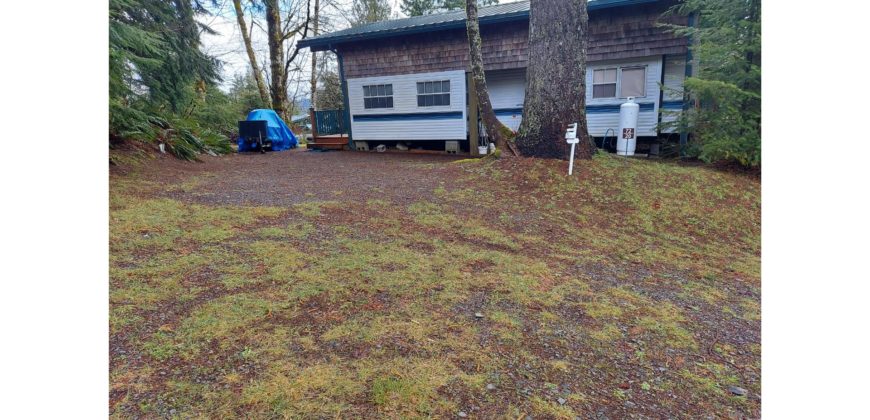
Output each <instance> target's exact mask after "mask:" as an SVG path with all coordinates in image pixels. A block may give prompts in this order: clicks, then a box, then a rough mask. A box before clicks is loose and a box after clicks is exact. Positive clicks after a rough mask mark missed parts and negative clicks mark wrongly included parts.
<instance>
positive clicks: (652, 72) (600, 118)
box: [586, 55, 662, 137]
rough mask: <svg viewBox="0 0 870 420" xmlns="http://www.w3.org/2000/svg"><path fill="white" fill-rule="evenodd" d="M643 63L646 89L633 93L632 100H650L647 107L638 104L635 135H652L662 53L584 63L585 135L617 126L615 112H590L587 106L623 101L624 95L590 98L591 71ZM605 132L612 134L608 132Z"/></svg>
mask: <svg viewBox="0 0 870 420" xmlns="http://www.w3.org/2000/svg"><path fill="white" fill-rule="evenodd" d="M637 66H644V67H646V83H645V86H646V92H645V95H644V96H643V97H636V98H635V102H637V103H638V104H652V105H653V108H652V109H651V110H644V108H643V105H641V112H640V114H639V115H638V121H637V135H638V136H655V135H656V124H657V123H658V111H659V92H660V89H659V83H660V81H661V77H662V73H661V71H662V56H660V55H659V56H652V57H645V58H633V59H630V60H616V61H597V62H594V63H589V64H588V65H587V67H586V107H587V113H586V121H587V124H588V125H589V135H591V136H592V137H603V136H604V134H605V132H607V129H608V128H612V129H613V132H616V130H618V129H619V112H607V113H600V112H590V110H589V108H590V107H593V108H594V107H595V106H600V105H611V106H612V105H617V106H618V105H620V104H622V103H624V102H625V98H597V99H593V98H592V74H593V71H594V70H596V69H605V68H614V67H637ZM618 94H619V87H618V86H617V95H618ZM608 135H612V134H611V133H608Z"/></svg>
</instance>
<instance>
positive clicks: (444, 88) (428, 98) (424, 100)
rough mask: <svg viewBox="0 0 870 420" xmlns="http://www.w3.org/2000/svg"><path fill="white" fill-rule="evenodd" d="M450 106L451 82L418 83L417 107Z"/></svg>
mask: <svg viewBox="0 0 870 420" xmlns="http://www.w3.org/2000/svg"><path fill="white" fill-rule="evenodd" d="M444 105H450V81H449V80H441V81H435V82H417V106H444Z"/></svg>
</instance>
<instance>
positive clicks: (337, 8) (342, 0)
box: [198, 0, 405, 99]
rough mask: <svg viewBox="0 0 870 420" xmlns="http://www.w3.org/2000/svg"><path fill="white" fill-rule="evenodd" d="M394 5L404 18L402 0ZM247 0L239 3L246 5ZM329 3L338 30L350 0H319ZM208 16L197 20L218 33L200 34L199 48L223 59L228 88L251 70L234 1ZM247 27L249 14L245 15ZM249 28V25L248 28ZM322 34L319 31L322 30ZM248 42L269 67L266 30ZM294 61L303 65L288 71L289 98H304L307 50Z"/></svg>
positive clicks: (223, 85) (344, 23) (224, 2)
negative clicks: (237, 78)
mask: <svg viewBox="0 0 870 420" xmlns="http://www.w3.org/2000/svg"><path fill="white" fill-rule="evenodd" d="M390 1H391V3H392V5H393V13H394V14H395V18H399V17H405V16H404V15H402V13H401V11H400V10H399V4H400V3H401V0H390ZM245 3H246V2H244V1H243V2H242V4H245ZM327 3H329V4H330V7H326V8H325V10H324V11H323V12H322V13H324V14H325V15H326V16H328V17H330V18H331V24H330V25H329V26H331V27H330V28H328V31H329V32H333V31H337V30H341V29H344V28H347V27H349V26H350V24H349V23H348V21H347V16H344V15H345V14H346V11H347V10H350V4H351V3H352V0H321V4H327ZM213 13H214V14H213V15H211V16H199V17H198V20H199V21H200V22H202V23H205V24H207V25H208V26H209V27H211V28H212V29H214V30H215V31H217V32H218V34H216V35H210V34H206V33H203V34H202V36H201V37H200V40H201V42H202V47H201V49H202V50H203V51H204V52H206V53H207V54H209V55H211V56H213V57H216V58H218V59H220V60H221V61H222V62H223V68H222V70H221V76H222V77H223V82H222V83H221V89H223V90H224V91H228V90H229V88H230V83H231V82H232V79H233V77H234V75H236V74H245V73H246V72H248V71H249V69H250V62H249V61H248V55H247V53H246V52H245V46H244V41H243V40H242V36H241V33H240V32H239V26H238V23H237V22H236V15H235V12H234V10H233V4H232V2H231V1H229V0H222V2H221V4H220V5H219V7H218V8H216V9H215V10H213ZM245 17H246V18H247V19H246V20H247V21H248V25H249V27H250V16H249V15H246V16H245ZM249 29H250V28H249ZM321 33H322V32H321ZM251 41H252V44H253V46H254V51H255V53H256V55H257V62H258V64H259V65H260V67H263V65H264V64H265V65H267V66H268V62H269V61H268V57H269V47H268V44H267V39H266V33H265V32H264V31H263V30H261V29H260V28H257V27H255V28H254V30H253V32H252V35H251ZM296 60H297V62H299V63H300V64H304V65H302V66H301V69H300V70H299V71H297V72H294V73H293V74H291V78H293V79H295V80H289V81H288V90H289V96H290V97H291V98H293V97H296V98H297V99H300V98H301V97H303V96H304V97H307V96H308V91H309V90H310V89H309V86H310V85H309V80H310V78H311V56H310V53H309V51H308V50H307V49H305V50H302V51H300V52H299V56H298V57H297V58H296Z"/></svg>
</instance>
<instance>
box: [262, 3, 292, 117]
mask: <svg viewBox="0 0 870 420" xmlns="http://www.w3.org/2000/svg"><path fill="white" fill-rule="evenodd" d="M264 3H265V4H266V32H267V37H268V39H269V70H270V73H271V74H270V76H271V82H272V84H271V86H270V87H269V89H270V93H271V95H272V109H273V110H275V112H277V113H278V115H279V116H281V118H282V119H284V120H285V121H286V119H287V118H286V117H287V115H285V113H286V107H285V105H286V103H287V86H286V85H285V84H284V83H285V81H286V80H287V79H286V78H285V77H284V34H283V31H282V30H281V8H280V5H279V0H265V2H264Z"/></svg>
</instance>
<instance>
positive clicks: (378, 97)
mask: <svg viewBox="0 0 870 420" xmlns="http://www.w3.org/2000/svg"><path fill="white" fill-rule="evenodd" d="M363 106H364V107H365V109H373V108H392V107H393V85H392V84H386V85H366V86H363Z"/></svg>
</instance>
